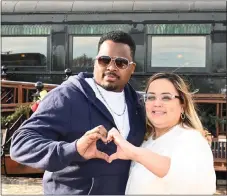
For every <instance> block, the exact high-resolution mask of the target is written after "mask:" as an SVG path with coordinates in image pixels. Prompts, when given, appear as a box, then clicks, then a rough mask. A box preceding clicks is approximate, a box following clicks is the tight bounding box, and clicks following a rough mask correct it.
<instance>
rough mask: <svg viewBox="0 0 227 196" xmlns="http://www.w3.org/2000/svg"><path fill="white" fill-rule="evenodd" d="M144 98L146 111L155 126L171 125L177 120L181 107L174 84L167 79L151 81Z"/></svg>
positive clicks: (159, 127)
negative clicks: (145, 98) (146, 95)
mask: <svg viewBox="0 0 227 196" xmlns="http://www.w3.org/2000/svg"><path fill="white" fill-rule="evenodd" d="M147 93H148V97H147V100H146V113H147V117H148V119H149V120H150V122H151V123H152V124H153V125H154V127H155V128H158V129H164V128H168V127H172V126H174V125H176V124H177V123H178V122H179V119H180V115H181V113H182V112H183V107H182V105H181V103H180V99H179V98H176V97H174V96H175V95H176V96H179V94H178V92H177V90H176V88H175V87H174V85H173V84H172V83H171V82H170V81H169V80H167V79H157V80H155V81H153V82H151V84H150V86H149V88H148V91H147ZM172 97H173V98H172Z"/></svg>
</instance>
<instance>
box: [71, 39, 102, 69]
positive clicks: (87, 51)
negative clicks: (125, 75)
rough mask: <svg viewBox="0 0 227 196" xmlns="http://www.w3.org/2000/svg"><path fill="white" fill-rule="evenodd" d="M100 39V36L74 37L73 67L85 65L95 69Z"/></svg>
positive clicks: (86, 67) (84, 66) (87, 67)
mask: <svg viewBox="0 0 227 196" xmlns="http://www.w3.org/2000/svg"><path fill="white" fill-rule="evenodd" d="M99 39H100V37H73V63H72V68H74V69H75V68H79V67H83V68H85V69H89V68H92V69H93V65H94V59H95V57H96V55H97V51H98V48H97V47H98V42H99ZM92 69H91V70H92ZM83 70H84V69H83ZM89 71H90V69H89Z"/></svg>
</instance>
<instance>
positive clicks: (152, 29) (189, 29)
mask: <svg viewBox="0 0 227 196" xmlns="http://www.w3.org/2000/svg"><path fill="white" fill-rule="evenodd" d="M211 28H212V26H211V24H149V25H147V33H148V34H210V32H211Z"/></svg>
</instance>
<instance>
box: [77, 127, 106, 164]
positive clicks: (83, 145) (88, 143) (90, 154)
mask: <svg viewBox="0 0 227 196" xmlns="http://www.w3.org/2000/svg"><path fill="white" fill-rule="evenodd" d="M106 137H107V130H106V129H105V128H104V127H103V126H102V125H100V126H98V127H95V128H94V129H92V130H90V131H87V132H86V133H85V134H84V135H83V136H82V137H81V138H80V139H79V140H78V141H77V143H76V146H77V151H78V153H79V154H80V155H81V156H82V157H84V158H85V159H93V158H99V159H104V160H106V161H108V159H109V156H108V155H107V154H106V153H104V152H101V151H99V150H98V149H97V147H96V142H97V141H98V140H99V139H101V140H102V141H103V142H104V143H107V139H106Z"/></svg>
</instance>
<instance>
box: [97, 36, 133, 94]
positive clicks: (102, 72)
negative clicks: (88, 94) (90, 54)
mask: <svg viewBox="0 0 227 196" xmlns="http://www.w3.org/2000/svg"><path fill="white" fill-rule="evenodd" d="M97 56H98V57H100V56H108V57H111V58H112V59H115V58H117V57H122V58H124V59H127V60H128V62H129V63H130V62H132V56H131V51H130V47H129V46H128V45H127V44H122V43H115V42H113V41H111V40H107V41H105V42H103V43H102V45H101V46H100V50H99V53H98V55H97ZM120 62H121V61H120ZM117 63H119V61H118V62H117ZM134 70H135V63H131V64H130V65H129V66H128V67H127V68H126V69H119V68H118V67H117V66H116V64H115V61H114V60H112V61H110V63H109V64H107V63H103V61H98V60H95V65H94V78H95V81H96V82H97V83H98V84H99V85H100V86H102V87H103V88H104V89H106V90H109V91H116V92H119V91H122V90H123V88H124V86H125V85H126V84H127V82H128V81H129V79H130V77H131V75H132V74H133V72H134Z"/></svg>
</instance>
